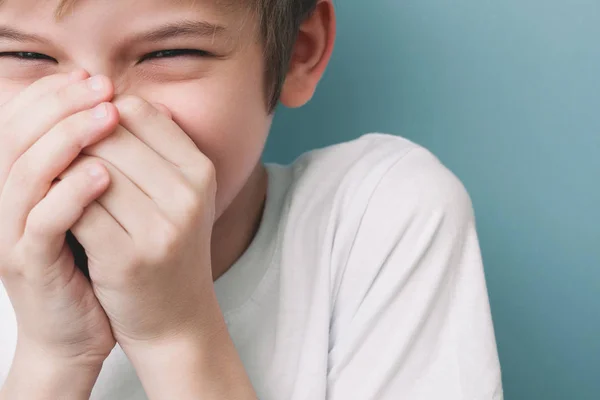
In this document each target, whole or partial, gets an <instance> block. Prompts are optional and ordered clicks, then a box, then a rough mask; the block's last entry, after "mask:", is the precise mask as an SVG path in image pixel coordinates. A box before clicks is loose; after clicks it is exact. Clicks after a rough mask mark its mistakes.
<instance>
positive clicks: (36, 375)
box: [0, 356, 101, 400]
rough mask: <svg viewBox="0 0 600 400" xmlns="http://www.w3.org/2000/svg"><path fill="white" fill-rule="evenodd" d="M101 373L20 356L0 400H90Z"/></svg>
mask: <svg viewBox="0 0 600 400" xmlns="http://www.w3.org/2000/svg"><path fill="white" fill-rule="evenodd" d="M100 369H101V366H98V367H96V368H92V367H86V368H83V367H75V366H61V365H60V363H58V362H49V360H46V361H41V360H40V359H39V358H33V357H19V356H17V357H15V359H14V361H13V364H12V367H11V370H10V372H9V375H8V377H7V379H6V382H5V383H4V386H3V387H2V388H1V389H0V400H15V399H23V400H46V399H48V400H56V399H61V400H63V399H64V400H84V399H85V400H88V399H89V398H90V394H91V392H92V388H93V386H94V384H95V382H96V379H97V378H98V375H99V373H100Z"/></svg>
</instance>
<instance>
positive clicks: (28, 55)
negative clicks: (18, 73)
mask: <svg viewBox="0 0 600 400" xmlns="http://www.w3.org/2000/svg"><path fill="white" fill-rule="evenodd" d="M0 57H7V58H17V59H19V60H25V61H39V60H43V61H54V62H56V60H55V59H54V58H52V57H49V56H47V55H45V54H40V53H34V52H31V51H10V52H4V53H0Z"/></svg>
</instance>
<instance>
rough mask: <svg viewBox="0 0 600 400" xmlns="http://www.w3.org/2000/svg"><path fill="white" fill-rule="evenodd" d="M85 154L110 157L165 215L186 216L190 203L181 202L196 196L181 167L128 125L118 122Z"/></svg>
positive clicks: (111, 161)
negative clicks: (186, 204)
mask: <svg viewBox="0 0 600 400" xmlns="http://www.w3.org/2000/svg"><path fill="white" fill-rule="evenodd" d="M84 154H86V155H90V156H94V157H97V158H101V159H103V160H106V161H108V162H109V163H110V164H111V165H112V166H114V167H115V168H117V169H118V170H119V171H120V172H121V173H122V174H123V175H125V176H126V177H127V178H128V179H129V180H130V181H131V182H133V183H134V184H135V185H136V186H137V187H138V188H139V189H141V191H142V192H144V193H145V195H146V196H147V197H149V198H150V199H151V200H152V201H153V202H154V203H156V205H157V207H158V208H159V209H160V210H162V211H164V214H165V216H169V217H172V218H175V220H174V222H179V220H180V218H186V214H185V213H186V207H183V206H180V205H181V203H182V202H185V201H186V199H188V200H190V201H191V200H192V199H191V198H190V197H192V196H193V193H192V191H193V188H192V187H191V185H190V184H189V182H188V181H187V180H186V179H185V177H184V176H183V174H182V173H181V171H180V170H179V169H178V168H177V167H175V166H174V165H173V164H171V163H169V162H168V161H166V160H165V159H164V158H162V157H161V156H160V155H158V154H157V153H156V151H154V150H153V149H151V148H150V147H148V146H147V145H146V144H145V143H144V142H142V141H141V140H140V139H139V138H137V137H136V136H134V135H133V134H132V133H131V132H129V131H128V130H126V129H125V128H124V127H122V126H118V127H117V129H116V130H115V132H114V133H113V134H112V135H111V136H110V137H108V138H107V139H105V140H103V141H101V142H99V143H97V144H95V145H93V146H90V147H89V148H87V149H85V150H84ZM175 200H177V201H175ZM187 217H189V215H187Z"/></svg>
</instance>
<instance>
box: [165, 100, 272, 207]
mask: <svg viewBox="0 0 600 400" xmlns="http://www.w3.org/2000/svg"><path fill="white" fill-rule="evenodd" d="M213 94H214V95H213ZM170 98H172V101H170V102H168V103H167V102H166V101H164V103H165V104H166V105H167V107H169V109H171V111H172V112H173V118H174V119H175V121H176V122H177V123H178V124H179V126H181V128H182V129H183V130H184V131H185V132H186V133H187V134H188V136H190V137H191V138H192V140H193V141H194V143H195V144H196V146H197V147H198V148H199V149H200V151H202V152H203V153H204V154H205V155H206V156H207V157H208V158H210V160H211V161H212V162H213V163H214V165H215V168H216V171H217V185H218V191H217V204H216V206H217V217H218V216H220V215H221V214H222V212H223V211H224V210H225V209H226V208H227V207H228V206H229V204H230V203H231V201H233V199H234V198H235V196H236V195H237V194H238V193H239V191H240V190H241V189H242V187H243V185H244V183H245V182H246V180H247V179H248V177H249V175H250V173H251V172H252V171H253V169H254V167H255V166H256V164H257V162H258V161H259V160H260V156H261V154H262V151H263V148H264V145H265V141H266V138H267V135H268V132H269V128H270V125H271V117H270V116H269V115H268V114H267V112H266V107H265V105H264V101H263V97H262V91H258V92H257V93H254V92H252V94H250V93H243V91H236V92H229V93H228V92H227V91H222V90H221V91H216V92H215V91H210V90H205V91H204V92H201V91H196V92H195V93H194V94H193V95H189V94H188V95H183V96H182V95H180V96H170Z"/></svg>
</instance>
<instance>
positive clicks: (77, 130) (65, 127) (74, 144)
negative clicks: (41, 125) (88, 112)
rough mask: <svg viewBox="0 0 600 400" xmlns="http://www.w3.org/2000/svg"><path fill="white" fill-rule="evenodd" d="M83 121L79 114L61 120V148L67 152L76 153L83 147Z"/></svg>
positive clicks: (84, 131) (84, 130)
mask: <svg viewBox="0 0 600 400" xmlns="http://www.w3.org/2000/svg"><path fill="white" fill-rule="evenodd" d="M85 125H86V123H85V121H84V118H82V117H81V116H80V115H75V116H72V117H70V118H67V119H65V120H64V121H62V122H61V124H60V126H59V127H58V129H59V136H60V141H61V142H62V143H61V144H62V146H60V148H61V149H64V151H66V152H67V153H68V154H74V153H75V154H78V153H80V152H81V150H83V148H84V147H85V145H86V143H85V133H87V131H86V129H85Z"/></svg>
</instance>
